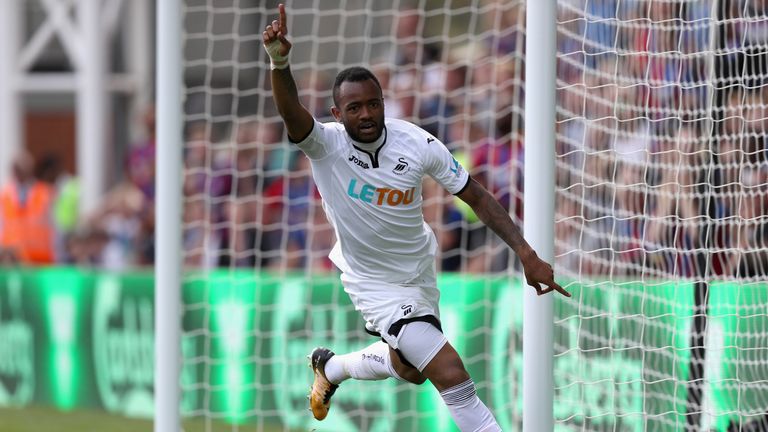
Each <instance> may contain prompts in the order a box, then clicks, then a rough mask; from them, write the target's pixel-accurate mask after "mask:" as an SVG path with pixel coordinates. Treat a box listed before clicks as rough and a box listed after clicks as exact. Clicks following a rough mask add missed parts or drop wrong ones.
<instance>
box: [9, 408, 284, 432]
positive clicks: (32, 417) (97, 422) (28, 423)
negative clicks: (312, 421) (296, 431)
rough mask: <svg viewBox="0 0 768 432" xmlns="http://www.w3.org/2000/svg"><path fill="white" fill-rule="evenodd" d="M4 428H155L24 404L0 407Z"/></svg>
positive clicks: (252, 430) (70, 431)
mask: <svg viewBox="0 0 768 432" xmlns="http://www.w3.org/2000/svg"><path fill="white" fill-rule="evenodd" d="M182 426H183V428H184V431H185V432H233V431H237V432H257V431H258V432H282V431H283V429H282V428H276V427H275V428H269V427H266V428H264V429H261V430H259V429H258V428H257V427H256V426H254V425H246V426H242V425H241V426H237V428H235V427H234V426H232V425H228V424H212V425H211V427H210V429H206V424H205V422H204V421H200V420H188V421H184V422H183V425H182ZM0 431H2V432H152V421H151V420H137V419H130V418H125V417H120V416H115V415H110V414H106V413H104V412H100V411H88V410H75V411H69V412H65V411H58V410H56V409H54V408H47V407H46V408H43V407H24V408H18V409H17V408H2V409H0Z"/></svg>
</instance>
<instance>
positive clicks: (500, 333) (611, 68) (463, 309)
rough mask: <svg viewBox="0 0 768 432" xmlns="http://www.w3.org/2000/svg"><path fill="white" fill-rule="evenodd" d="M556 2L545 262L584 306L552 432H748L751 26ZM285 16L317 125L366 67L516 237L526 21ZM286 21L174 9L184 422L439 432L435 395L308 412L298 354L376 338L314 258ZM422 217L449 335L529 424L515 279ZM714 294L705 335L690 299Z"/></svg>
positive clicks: (503, 405)
mask: <svg viewBox="0 0 768 432" xmlns="http://www.w3.org/2000/svg"><path fill="white" fill-rule="evenodd" d="M558 6H559V7H558V17H557V20H558V62H557V64H558V71H557V74H558V81H557V87H558V107H557V110H558V122H557V134H558V135H557V137H558V139H557V143H555V144H554V145H556V146H557V161H556V182H557V192H556V196H555V198H556V203H557V205H556V220H555V227H556V239H555V242H556V260H555V267H556V273H557V275H558V277H559V278H562V279H563V281H564V282H567V283H568V288H569V289H570V290H572V291H573V292H574V293H575V295H574V298H573V299H572V300H568V301H564V300H560V299H558V302H557V303H556V305H557V307H556V314H557V316H556V347H555V348H556V360H555V384H556V392H555V397H556V402H555V416H556V425H557V428H558V429H563V430H566V429H567V430H642V429H648V430H680V429H683V428H684V427H685V425H686V422H687V421H689V420H687V419H689V418H690V419H693V420H690V422H695V423H692V424H696V425H701V426H702V427H707V428H708V427H712V428H718V430H726V429H727V428H728V427H729V425H731V424H732V422H734V423H733V424H737V425H738V424H739V422H742V423H744V424H746V423H747V422H750V421H755V420H756V419H757V418H758V416H759V415H762V413H763V412H765V411H766V410H767V409H768V395H767V394H768V383H766V380H768V362H766V361H765V360H764V359H765V358H768V348H767V347H768V320H767V319H766V311H765V307H764V306H763V304H764V302H765V301H766V300H768V299H766V295H765V294H763V293H764V292H765V284H764V283H763V280H764V279H765V273H766V270H765V265H766V256H765V252H764V251H765V249H766V247H768V245H766V234H765V233H766V231H765V229H764V226H765V223H766V221H765V213H766V199H768V198H767V197H768V194H767V193H766V184H768V168H767V167H766V150H765V144H764V142H765V128H764V126H763V125H764V123H765V122H766V121H767V118H768V117H767V116H766V115H765V114H764V111H763V109H764V107H765V104H766V102H767V101H768V92H766V91H765V90H764V86H763V79H764V78H765V77H766V66H765V65H766V60H765V51H766V49H768V45H766V43H768V21H766V20H765V18H764V13H765V7H764V6H763V5H762V3H760V2H757V1H754V2H752V1H750V2H743V1H736V2H724V1H717V0H707V1H697V2H689V1H672V0H668V1H639V0H632V1H620V0H600V1H596V0H589V1H588V0H582V1H578V0H561V1H560V2H559V4H558ZM287 9H288V16H289V33H290V39H291V41H292V42H293V44H294V49H293V52H292V66H291V68H292V71H293V73H294V76H295V77H296V81H297V84H298V87H299V91H300V96H301V98H302V101H303V103H304V104H305V106H306V107H307V108H308V109H309V110H310V111H311V112H312V113H313V114H314V115H315V116H316V117H317V118H318V119H320V120H321V121H328V120H330V119H331V118H330V114H329V110H328V107H329V106H330V105H331V103H332V102H331V100H330V95H331V93H330V88H331V85H332V80H333V78H334V76H335V74H336V72H338V71H339V70H341V69H343V68H345V67H347V66H352V65H364V66H367V67H370V68H371V69H372V70H373V71H374V72H375V73H376V74H377V76H378V77H379V80H380V81H381V83H382V86H383V87H384V89H385V106H386V111H387V115H388V116H392V117H399V118H404V119H407V120H411V121H413V122H415V123H417V124H419V125H421V126H422V127H424V128H426V129H427V130H429V131H431V132H433V133H434V134H435V135H436V136H437V137H438V138H439V139H441V140H442V141H443V142H444V143H445V144H446V145H447V146H448V147H449V148H450V149H451V150H452V151H453V152H454V154H455V156H456V157H457V159H459V160H461V161H462V163H463V164H464V165H465V166H467V167H468V169H470V172H471V174H472V175H473V177H475V178H476V179H478V180H479V181H481V182H482V183H483V184H485V185H486V186H487V187H488V188H489V189H490V190H491V191H492V192H493V193H494V194H495V196H496V197H497V198H498V199H499V200H500V201H501V202H502V204H504V205H505V206H506V207H507V208H508V209H509V211H510V214H511V215H512V216H513V218H514V219H515V221H516V222H518V223H522V221H521V220H520V218H521V216H522V199H523V196H522V189H523V184H522V164H523V126H524V125H523V123H522V118H523V115H522V113H523V98H524V95H523V86H524V79H525V77H524V73H523V72H524V63H523V60H524V47H525V40H524V36H525V32H524V21H525V10H524V7H523V3H522V2H519V1H503V0H461V1H458V0H457V1H452V2H450V3H445V2H438V1H432V0H422V1H405V0H401V1H397V0H396V1H392V2H380V1H373V0H367V1H366V0H348V1H343V2H335V3H334V2H325V1H319V0H316V1H310V0H302V1H294V2H291V3H290V4H289V5H288V8H287ZM276 11H277V2H273V1H266V2H265V1H257V0H240V1H237V0H229V1H225V0H221V1H218V0H186V3H185V11H184V16H185V30H186V32H185V43H186V44H185V72H186V74H185V81H186V87H185V94H186V101H185V109H186V118H185V120H186V123H185V130H186V140H187V142H186V146H185V154H184V158H185V182H184V261H185V264H186V265H187V266H188V268H190V269H195V272H194V273H190V274H189V275H188V276H187V282H188V283H189V284H190V285H192V286H193V287H194V289H191V290H190V291H189V293H188V294H186V297H185V318H184V319H185V330H186V333H185V334H186V335H187V339H188V343H187V345H189V347H188V350H189V354H188V355H187V357H186V362H185V367H187V368H188V369H189V373H188V375H186V376H187V377H188V379H187V380H186V382H185V383H184V390H185V393H194V394H195V395H196V398H195V400H196V401H197V402H196V403H195V404H192V405H190V407H189V408H188V409H187V414H189V415H191V416H193V417H204V418H206V419H208V420H210V422H209V423H208V429H209V430H241V429H242V430H253V428H254V426H255V428H256V430H259V431H273V430H291V429H296V430H306V429H308V428H310V429H311V428H317V430H328V431H331V430H333V431H339V430H367V431H385V430H398V431H410V430H414V431H416V430H450V427H451V426H449V425H450V420H449V419H448V417H447V414H446V411H445V409H444V408H442V407H441V405H440V401H439V399H438V398H437V395H436V393H434V391H433V390H432V391H430V389H428V388H424V389H421V388H420V389H418V390H414V388H412V387H408V386H404V385H395V384H394V383H391V382H386V383H376V384H373V383H366V384H364V385H361V384H352V383H345V384H344V386H343V388H341V389H340V390H339V393H338V394H337V396H335V397H334V404H335V405H334V408H333V409H332V414H331V415H330V416H329V418H328V419H327V420H326V421H324V422H322V423H318V422H314V421H311V417H310V415H309V414H308V413H306V411H305V408H306V401H305V399H303V395H304V393H305V392H306V388H307V387H308V385H309V382H310V381H309V380H310V378H309V372H308V369H307V368H306V365H305V359H304V355H305V354H306V353H307V352H308V349H311V347H313V346H315V345H318V344H324V345H329V346H331V347H332V348H333V349H334V350H336V351H338V352H347V351H350V350H353V349H357V348H358V347H362V346H364V345H365V344H368V343H370V342H372V339H370V338H367V337H366V336H365V335H364V333H363V332H362V320H361V319H360V318H359V316H358V314H357V313H356V312H355V311H354V310H353V309H352V307H351V305H350V304H349V301H348V300H347V298H346V294H344V293H343V291H341V289H340V287H339V284H338V281H337V279H338V276H337V275H336V274H335V273H334V271H333V269H332V267H331V265H330V263H329V261H328V260H327V258H326V255H327V253H328V250H329V249H330V247H331V246H332V244H333V234H332V230H331V229H330V227H329V226H328V224H327V222H326V220H325V218H324V216H323V213H322V209H321V207H320V202H319V197H318V195H317V193H316V191H315V189H314V185H313V183H312V181H311V173H310V171H309V166H308V163H307V161H306V158H304V157H303V155H301V154H300V153H298V152H297V151H296V150H295V149H294V148H291V146H290V145H289V144H288V143H287V140H286V137H285V132H284V130H283V126H282V122H281V121H280V118H279V117H278V116H277V113H276V110H275V108H274V104H273V102H272V100H271V91H270V88H269V70H268V60H267V59H266V55H265V53H264V52H263V49H262V47H261V31H262V29H263V28H264V26H265V25H266V24H267V23H268V21H271V20H272V19H274V18H275V16H276ZM531 145H548V144H546V143H535V144H531ZM424 210H425V216H426V219H427V220H428V222H430V224H431V225H432V226H433V228H434V230H435V231H436V233H437V235H438V241H439V242H440V245H441V250H440V256H439V262H438V265H439V268H440V270H441V271H442V272H443V273H442V275H443V276H442V277H443V278H444V279H443V280H442V285H443V287H442V288H443V292H444V296H445V297H444V302H443V304H445V307H444V314H445V315H446V316H447V317H446V318H445V321H446V323H447V330H446V331H447V334H448V336H449V339H451V341H452V342H454V344H455V345H457V346H458V348H459V351H460V353H461V354H462V356H463V358H464V361H465V364H466V365H467V367H468V368H469V370H470V373H471V374H472V375H473V378H474V379H475V381H476V382H477V384H478V389H479V393H480V395H481V397H482V398H483V399H484V400H485V401H486V403H487V404H488V405H489V406H490V407H491V408H492V409H493V410H494V412H495V414H496V415H497V417H498V418H499V421H500V422H501V423H502V426H504V428H505V429H504V430H507V429H511V430H514V429H517V428H519V427H520V424H521V423H520V422H521V416H522V414H521V412H520V411H521V408H522V404H521V402H520V400H519V394H520V392H519V391H518V390H519V384H520V373H521V368H520V364H521V363H520V362H521V355H520V353H521V351H520V349H521V348H520V347H521V335H522V331H521V327H520V326H521V314H522V310H521V306H519V303H521V299H520V297H519V293H520V289H521V288H520V287H519V286H518V285H517V284H514V283H513V284H512V286H508V285H509V284H508V282H507V280H508V277H509V276H513V277H518V276H519V268H518V266H517V264H516V262H515V259H514V257H513V256H510V254H508V253H507V252H506V247H505V246H504V245H503V244H501V243H500V242H499V241H498V240H497V239H496V238H495V237H494V236H492V235H489V233H488V232H487V230H485V229H484V228H483V227H482V225H481V224H479V223H478V222H477V220H476V218H475V217H474V215H473V214H472V213H471V211H468V210H467V209H466V208H465V207H464V206H461V205H459V203H457V202H456V201H455V200H454V199H453V197H451V196H447V195H446V194H445V193H443V192H442V191H441V190H439V189H438V188H437V187H436V186H435V185H434V184H430V185H429V186H427V187H425V209H424ZM254 270H256V271H254ZM452 272H461V274H462V275H465V276H457V275H455V274H453V273H452ZM712 281H716V282H713V283H711V284H710V285H709V291H708V293H709V298H708V300H709V301H708V304H709V310H708V311H707V314H704V309H703V308H701V307H699V308H697V302H696V301H695V299H696V295H695V293H702V292H704V291H703V288H702V284H698V285H697V284H696V283H697V282H699V283H703V282H712ZM699 298H703V297H702V296H699ZM700 303H701V302H700ZM699 306H701V305H700V304H699ZM704 316H707V317H708V320H707V325H706V327H704V326H703V324H702V320H701V319H700V318H701V317H704ZM704 328H706V329H707V332H708V333H707V334H708V337H707V339H706V341H702V340H700V339H701V338H697V335H699V334H701V335H703V334H704V333H703V330H702V329H704ZM701 347H705V348H706V349H705V350H704V352H705V353H706V355H704V356H702V355H701V352H702V349H701ZM691 364H695V365H703V370H704V373H703V376H704V380H705V381H704V385H703V386H697V385H692V384H690V383H689V381H696V380H695V379H696V377H700V376H701V371H698V372H697V369H696V368H693V369H692V368H691V366H690V365H691ZM692 371H693V372H692ZM689 394H690V395H691V396H690V397H689V396H688V395H689ZM687 413H690V414H691V415H686V414H687ZM220 421H223V422H224V423H219V422H220ZM241 424H243V425H241Z"/></svg>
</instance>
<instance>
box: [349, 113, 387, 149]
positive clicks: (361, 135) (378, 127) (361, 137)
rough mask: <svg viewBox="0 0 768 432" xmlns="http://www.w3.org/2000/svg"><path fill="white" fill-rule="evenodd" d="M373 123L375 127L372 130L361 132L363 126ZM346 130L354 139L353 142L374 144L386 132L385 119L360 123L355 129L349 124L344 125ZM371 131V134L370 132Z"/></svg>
mask: <svg viewBox="0 0 768 432" xmlns="http://www.w3.org/2000/svg"><path fill="white" fill-rule="evenodd" d="M370 123H373V127H372V128H370V129H365V130H360V126H361V125H365V124H370ZM344 129H345V130H346V131H347V134H348V135H349V136H350V138H352V139H353V140H355V141H357V142H361V143H366V144H367V143H372V142H374V141H376V140H377V139H379V137H380V136H381V134H382V133H383V132H384V119H381V120H380V121H375V120H371V121H365V122H360V123H358V124H357V126H356V127H355V128H354V129H353V128H351V127H349V126H348V125H347V123H344ZM369 131H370V132H369Z"/></svg>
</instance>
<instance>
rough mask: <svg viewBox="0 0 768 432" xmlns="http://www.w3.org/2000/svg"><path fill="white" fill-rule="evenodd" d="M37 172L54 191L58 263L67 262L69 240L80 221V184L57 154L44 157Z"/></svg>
mask: <svg viewBox="0 0 768 432" xmlns="http://www.w3.org/2000/svg"><path fill="white" fill-rule="evenodd" d="M36 171H37V177H38V178H39V179H40V180H42V181H44V182H46V183H48V184H49V185H51V187H52V188H53V190H54V202H53V205H52V206H53V208H52V216H53V219H52V220H53V224H54V227H55V233H56V234H55V235H56V241H55V248H56V261H57V262H67V261H68V259H67V257H66V253H67V249H66V244H67V238H68V237H69V236H71V235H72V234H73V233H74V231H75V229H76V228H77V223H78V219H79V208H78V205H79V200H80V186H79V183H78V181H77V179H76V178H75V177H74V176H72V175H69V174H68V173H66V172H65V171H64V168H63V167H62V165H61V158H59V156H58V155H55V154H47V155H45V156H43V157H42V158H41V159H40V162H39V163H38V165H37V168H36Z"/></svg>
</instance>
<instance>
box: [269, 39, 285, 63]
mask: <svg viewBox="0 0 768 432" xmlns="http://www.w3.org/2000/svg"><path fill="white" fill-rule="evenodd" d="M264 48H265V49H266V51H267V55H268V56H269V63H270V67H271V68H272V69H285V68H287V67H288V53H285V55H283V54H281V53H280V50H281V49H282V44H281V43H280V41H277V40H275V41H272V42H270V43H268V44H266V45H264Z"/></svg>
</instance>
